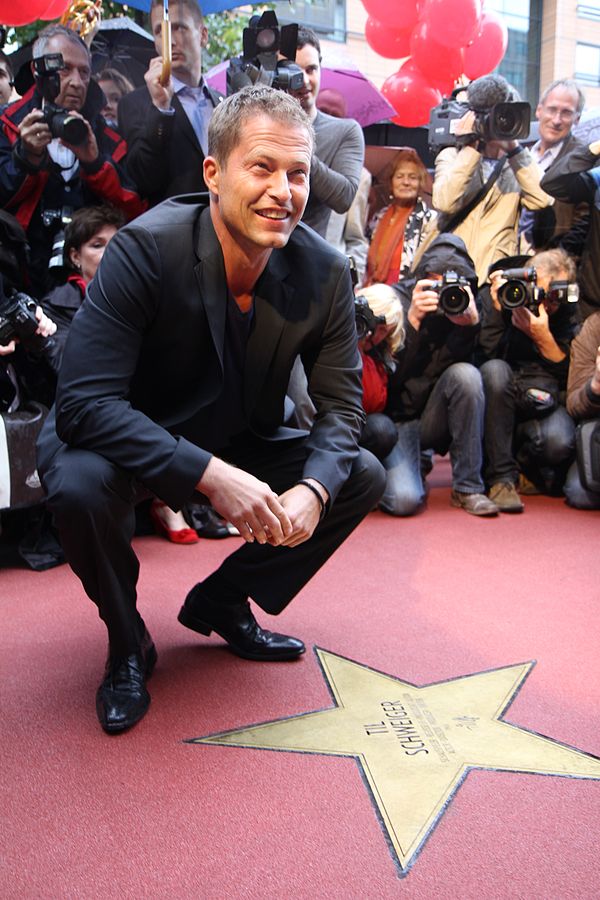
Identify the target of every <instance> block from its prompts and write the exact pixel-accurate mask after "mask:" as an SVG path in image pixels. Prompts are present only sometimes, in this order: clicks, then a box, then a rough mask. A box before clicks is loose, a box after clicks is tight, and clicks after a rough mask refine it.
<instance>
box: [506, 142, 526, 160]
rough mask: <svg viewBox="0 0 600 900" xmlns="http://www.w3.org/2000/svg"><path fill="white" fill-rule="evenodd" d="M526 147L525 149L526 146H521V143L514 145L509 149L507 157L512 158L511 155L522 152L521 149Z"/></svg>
mask: <svg viewBox="0 0 600 900" xmlns="http://www.w3.org/2000/svg"><path fill="white" fill-rule="evenodd" d="M524 149H525V147H523V146H521V144H517V146H516V147H513V148H512V150H509V151H508V153H507V154H506V158H507V159H511V157H513V156H516V155H517V153H520V152H521V150H524Z"/></svg>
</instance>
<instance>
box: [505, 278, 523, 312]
mask: <svg viewBox="0 0 600 900" xmlns="http://www.w3.org/2000/svg"><path fill="white" fill-rule="evenodd" d="M526 298H527V285H525V284H523V282H521V281H507V282H506V284H503V285H502V287H501V288H500V289H499V290H498V299H499V301H500V303H501V304H502V306H504V307H505V308H506V309H516V308H517V307H518V306H523V304H524V303H525V300H526Z"/></svg>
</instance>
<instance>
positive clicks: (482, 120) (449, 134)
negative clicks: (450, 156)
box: [429, 98, 531, 153]
mask: <svg viewBox="0 0 600 900" xmlns="http://www.w3.org/2000/svg"><path fill="white" fill-rule="evenodd" d="M473 109H474V108H473V107H472V106H471V105H470V104H469V103H463V102H461V101H459V100H456V99H453V98H449V99H448V98H445V99H444V100H442V102H441V103H440V104H439V106H436V107H434V108H433V109H432V110H431V114H430V117H429V147H430V149H431V152H432V153H437V152H438V151H439V150H442V149H443V148H444V147H456V146H457V145H458V144H460V143H461V142H462V143H464V142H465V141H469V140H470V139H471V135H460V136H459V137H457V135H456V125H457V123H458V121H459V119H462V117H463V116H464V115H465V113H467V112H469V110H473ZM474 112H475V125H474V131H473V134H474V135H476V136H477V137H478V138H479V139H480V140H482V141H484V142H487V141H520V140H524V139H525V138H527V137H528V136H529V129H530V119H531V106H530V105H529V103H523V102H521V101H509V102H507V103H496V104H494V105H493V106H491V107H490V108H489V109H485V110H476V109H474Z"/></svg>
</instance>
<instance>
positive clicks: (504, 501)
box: [489, 481, 525, 513]
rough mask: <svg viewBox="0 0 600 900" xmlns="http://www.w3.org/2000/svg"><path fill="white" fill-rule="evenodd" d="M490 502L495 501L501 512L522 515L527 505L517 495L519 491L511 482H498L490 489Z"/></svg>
mask: <svg viewBox="0 0 600 900" xmlns="http://www.w3.org/2000/svg"><path fill="white" fill-rule="evenodd" d="M489 497H490V500H493V501H494V503H495V504H496V506H497V507H498V509H499V510H500V512H505V513H520V512H523V510H524V509H525V505H524V503H523V501H522V500H521V498H520V497H519V495H518V493H517V489H516V487H515V486H514V484H512V483H511V482H509V481H497V482H496V484H493V485H492V486H491V488H490V493H489Z"/></svg>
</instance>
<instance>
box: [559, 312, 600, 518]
mask: <svg viewBox="0 0 600 900" xmlns="http://www.w3.org/2000/svg"><path fill="white" fill-rule="evenodd" d="M567 412H568V413H569V415H571V416H572V417H573V419H574V420H575V421H579V422H582V423H583V422H589V421H593V422H596V423H597V424H596V428H595V429H594V434H596V433H597V429H598V427H599V426H598V419H600V312H595V313H592V315H591V316H588V318H587V319H586V320H585V322H584V323H583V327H582V329H581V331H580V332H579V334H578V335H576V337H575V338H574V339H573V343H572V344H571V362H570V365H569V380H568V383H567ZM587 439H588V437H586V435H585V433H582V434H581V435H580V438H579V440H587ZM578 456H580V454H579V453H578ZM593 475H594V476H595V477H596V478H597V475H596V473H595V472H594V473H593ZM564 490H565V497H566V498H567V503H568V504H569V506H574V507H576V508H577V509H600V491H594V490H588V489H587V488H586V487H585V486H584V483H583V479H582V470H581V468H580V460H579V459H578V460H576V461H575V462H574V463H573V464H572V465H571V468H570V469H569V472H568V474H567V480H566V482H565V489H564Z"/></svg>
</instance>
